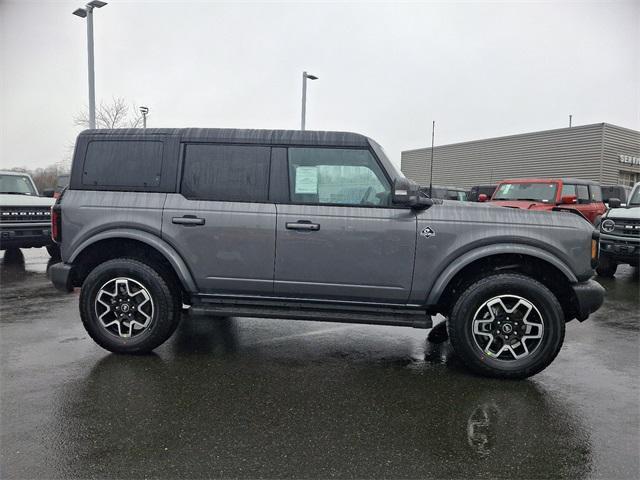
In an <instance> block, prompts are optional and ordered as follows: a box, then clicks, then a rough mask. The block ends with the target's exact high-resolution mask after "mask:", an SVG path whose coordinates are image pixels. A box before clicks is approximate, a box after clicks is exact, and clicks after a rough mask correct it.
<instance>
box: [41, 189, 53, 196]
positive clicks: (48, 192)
mask: <svg viewBox="0 0 640 480" xmlns="http://www.w3.org/2000/svg"><path fill="white" fill-rule="evenodd" d="M54 193H55V190H54V189H53V188H45V189H44V190H42V196H43V197H49V198H53V194H54Z"/></svg>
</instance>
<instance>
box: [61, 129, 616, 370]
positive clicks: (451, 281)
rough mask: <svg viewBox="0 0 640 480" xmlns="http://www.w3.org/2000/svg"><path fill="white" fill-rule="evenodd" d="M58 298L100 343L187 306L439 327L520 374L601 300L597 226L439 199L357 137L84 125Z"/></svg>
mask: <svg viewBox="0 0 640 480" xmlns="http://www.w3.org/2000/svg"><path fill="white" fill-rule="evenodd" d="M52 234H53V237H54V239H55V241H56V242H58V243H59V244H60V246H61V251H62V263H58V264H56V265H54V266H53V267H52V268H51V269H50V276H51V280H52V281H53V283H54V284H55V285H56V287H58V288H59V289H61V290H65V291H71V290H72V289H73V288H74V287H80V288H81V291H80V315H81V318H82V322H83V323H84V326H85V327H86V329H87V331H88V333H89V335H90V336H91V337H92V338H93V339H94V340H95V341H96V342H97V343H98V344H99V345H101V346H102V347H104V348H106V349H107V350H110V351H112V352H119V353H139V352H147V351H150V350H152V349H154V348H156V347H158V346H159V345H160V344H162V343H163V342H164V341H166V340H167V339H168V338H169V337H170V336H171V334H172V333H173V331H174V330H175V329H176V326H177V325H178V322H179V321H180V318H181V313H182V309H183V305H190V310H191V311H192V312H193V313H198V312H200V313H207V314H211V315H216V316H231V315H243V316H251V317H271V318H292V319H302V320H304V319H307V320H323V321H337V322H355V323H366V324H382V325H402V326H409V327H420V328H430V327H431V326H432V323H431V317H432V315H435V314H438V313H440V314H442V315H444V316H445V317H446V318H447V332H448V336H449V338H450V341H451V343H452V345H453V347H454V349H455V351H456V352H457V354H458V355H459V356H460V357H461V358H462V360H463V361H464V363H465V364H466V365H468V366H469V368H471V369H472V370H474V371H475V372H478V373H480V374H484V375H488V376H495V377H503V378H523V377H527V376H529V375H533V374H535V373H537V372H539V371H541V370H542V369H544V368H545V367H546V366H547V365H548V364H549V363H550V362H551V361H552V360H553V359H554V358H555V356H556V355H557V354H558V351H559V350H560V347H561V345H562V342H563V339H564V332H565V322H567V321H569V320H572V319H576V318H577V319H578V320H585V319H586V318H587V317H588V316H589V314H590V313H592V312H594V311H595V310H597V309H598V308H599V307H600V305H601V304H602V301H603V294H604V290H603V289H602V287H600V285H599V284H597V283H595V282H594V281H592V280H590V279H591V277H592V275H593V268H594V267H595V266H596V264H597V252H598V238H597V236H598V233H597V232H594V229H593V227H592V226H591V225H590V224H589V223H588V222H586V221H585V220H583V219H582V218H580V217H578V216H577V215H572V214H567V213H553V214H549V212H535V211H523V210H517V209H505V208H497V207H492V206H489V205H483V204H472V203H463V202H448V201H435V200H431V199H429V198H428V197H426V196H424V195H423V194H421V193H420V191H419V186H418V185H417V184H415V183H414V182H411V181H409V180H407V179H406V178H405V177H404V176H403V175H402V174H401V173H400V172H398V171H397V170H396V168H395V167H394V166H393V165H392V164H391V162H390V161H389V160H388V158H387V157H386V155H385V154H384V152H383V150H382V149H381V148H380V146H379V145H378V144H377V143H375V142H374V141H373V140H371V139H369V138H367V137H365V136H362V135H358V134H354V133H340V132H312V131H284V130H233V129H147V130H139V129H130V130H88V131H85V132H83V133H81V134H80V135H79V137H78V140H77V142H76V147H75V153H74V159H73V167H72V170H71V178H70V182H69V187H68V189H67V190H66V191H65V192H64V193H63V195H62V196H61V197H60V198H59V199H58V201H57V203H56V205H54V207H53V210H52Z"/></svg>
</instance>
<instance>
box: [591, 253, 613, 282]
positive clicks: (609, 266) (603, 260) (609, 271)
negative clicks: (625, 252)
mask: <svg viewBox="0 0 640 480" xmlns="http://www.w3.org/2000/svg"><path fill="white" fill-rule="evenodd" d="M616 270H618V264H617V263H616V262H615V261H614V260H613V259H611V258H610V257H608V256H606V255H601V256H600V259H599V260H598V267H597V268H596V273H597V274H598V275H599V276H601V277H604V278H613V277H614V276H615V274H616Z"/></svg>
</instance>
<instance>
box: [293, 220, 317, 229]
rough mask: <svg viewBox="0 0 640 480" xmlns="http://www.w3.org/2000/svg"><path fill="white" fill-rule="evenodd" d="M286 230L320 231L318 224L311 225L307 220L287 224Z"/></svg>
mask: <svg viewBox="0 0 640 480" xmlns="http://www.w3.org/2000/svg"><path fill="white" fill-rule="evenodd" d="M285 227H287V230H304V231H306V232H317V231H318V230H320V224H319V223H311V222H310V221H309V220H298V221H297V222H287V223H286V224H285Z"/></svg>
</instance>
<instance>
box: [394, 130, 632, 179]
mask: <svg viewBox="0 0 640 480" xmlns="http://www.w3.org/2000/svg"><path fill="white" fill-rule="evenodd" d="M430 160H431V148H430V147H426V148H419V149H417V150H407V151H404V152H402V160H401V162H402V163H401V169H402V172H403V173H404V174H405V175H406V176H407V177H408V178H410V179H412V180H415V181H416V182H418V183H420V184H421V185H428V184H429V171H430V167H431V165H430ZM521 177H542V178H558V177H577V178H582V179H585V180H595V181H596V182H599V183H600V184H601V185H616V184H622V185H633V184H634V183H635V182H638V181H640V132H638V131H636V130H630V129H628V128H623V127H618V126H616V125H611V124H609V123H598V124H594V125H583V126H578V127H569V128H558V129H555V130H545V131H542V132H532V133H523V134H519V135H508V136H506V137H496V138H487V139H484V140H474V141H471V142H462V143H454V144H450V145H441V146H437V147H435V148H434V152H433V184H434V185H446V186H456V187H464V188H469V187H471V186H474V185H486V184H495V183H497V182H498V181H500V180H502V179H507V178H521Z"/></svg>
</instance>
